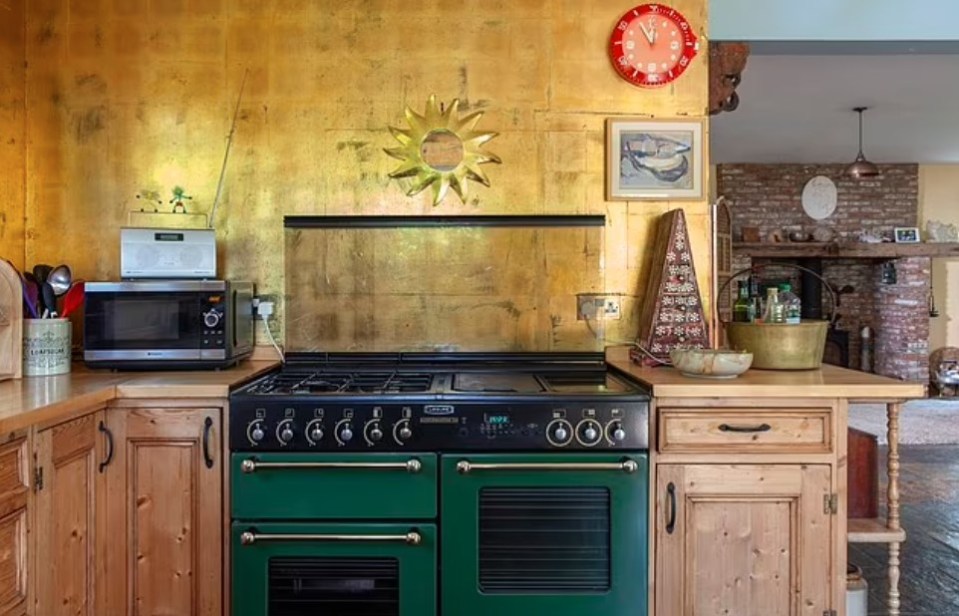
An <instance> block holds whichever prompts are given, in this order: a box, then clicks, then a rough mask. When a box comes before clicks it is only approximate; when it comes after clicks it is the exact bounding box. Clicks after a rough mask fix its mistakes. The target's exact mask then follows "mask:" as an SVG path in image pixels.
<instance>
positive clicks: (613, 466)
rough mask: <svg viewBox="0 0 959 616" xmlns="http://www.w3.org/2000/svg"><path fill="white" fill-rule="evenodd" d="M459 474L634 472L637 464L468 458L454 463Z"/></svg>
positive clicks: (633, 462)
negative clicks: (487, 461)
mask: <svg viewBox="0 0 959 616" xmlns="http://www.w3.org/2000/svg"><path fill="white" fill-rule="evenodd" d="M456 470H457V472H459V474H461V475H468V474H469V473H472V472H473V471H622V472H624V473H635V472H636V471H638V470H639V465H638V464H636V461H635V460H630V459H629V458H626V459H624V460H622V461H620V462H500V463H497V464H477V463H475V462H470V461H469V460H460V461H459V462H457V463H456Z"/></svg>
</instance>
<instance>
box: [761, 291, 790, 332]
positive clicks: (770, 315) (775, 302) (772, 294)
mask: <svg viewBox="0 0 959 616" xmlns="http://www.w3.org/2000/svg"><path fill="white" fill-rule="evenodd" d="M785 322H786V311H785V306H783V304H782V302H781V301H779V289H777V288H776V287H769V288H768V289H766V308H765V309H764V310H763V323H785Z"/></svg>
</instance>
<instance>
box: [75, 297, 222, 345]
mask: <svg viewBox="0 0 959 616" xmlns="http://www.w3.org/2000/svg"><path fill="white" fill-rule="evenodd" d="M85 323H86V328H85V332H84V335H85V338H84V346H85V349H86V350H87V351H145V350H149V351H171V352H172V351H179V352H190V353H192V354H195V355H198V353H199V349H200V347H201V334H202V329H203V326H202V325H203V315H202V314H201V309H200V303H199V302H198V301H197V294H196V293H176V292H139V293H135V292H129V291H124V292H122V293H109V292H98V293H95V294H88V295H87V300H86V315H85ZM178 354H182V353H178Z"/></svg>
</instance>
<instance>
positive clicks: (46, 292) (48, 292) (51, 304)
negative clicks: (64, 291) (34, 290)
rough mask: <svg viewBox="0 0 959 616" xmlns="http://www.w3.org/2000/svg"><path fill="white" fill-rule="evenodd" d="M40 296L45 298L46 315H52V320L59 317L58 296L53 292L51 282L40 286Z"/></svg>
mask: <svg viewBox="0 0 959 616" xmlns="http://www.w3.org/2000/svg"><path fill="white" fill-rule="evenodd" d="M40 296H41V297H42V298H43V309H44V313H46V312H48V311H49V313H50V318H51V319H53V318H56V316H57V294H56V293H54V292H53V287H52V286H51V285H50V283H49V282H44V283H43V285H41V286H40Z"/></svg>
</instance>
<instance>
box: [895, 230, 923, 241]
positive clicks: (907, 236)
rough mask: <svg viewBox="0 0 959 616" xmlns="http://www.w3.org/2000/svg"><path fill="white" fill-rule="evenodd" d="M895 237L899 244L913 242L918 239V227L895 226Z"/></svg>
mask: <svg viewBox="0 0 959 616" xmlns="http://www.w3.org/2000/svg"><path fill="white" fill-rule="evenodd" d="M895 238H896V242H897V243H899V244H915V243H916V242H918V241H919V229H918V228H917V227H896V229H895Z"/></svg>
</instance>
